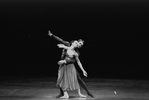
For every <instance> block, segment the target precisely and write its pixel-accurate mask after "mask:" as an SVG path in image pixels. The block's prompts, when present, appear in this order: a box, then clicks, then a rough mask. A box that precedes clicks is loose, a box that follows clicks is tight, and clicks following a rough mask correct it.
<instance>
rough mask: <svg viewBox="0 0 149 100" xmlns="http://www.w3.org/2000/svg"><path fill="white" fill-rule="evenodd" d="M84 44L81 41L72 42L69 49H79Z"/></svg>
mask: <svg viewBox="0 0 149 100" xmlns="http://www.w3.org/2000/svg"><path fill="white" fill-rule="evenodd" d="M83 44H84V41H83V40H82V39H79V40H78V41H77V40H74V41H72V42H71V47H73V48H80V47H82V46H83Z"/></svg>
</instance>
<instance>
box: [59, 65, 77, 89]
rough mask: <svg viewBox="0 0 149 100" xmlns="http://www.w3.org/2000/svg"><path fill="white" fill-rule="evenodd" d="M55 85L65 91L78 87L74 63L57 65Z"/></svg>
mask: <svg viewBox="0 0 149 100" xmlns="http://www.w3.org/2000/svg"><path fill="white" fill-rule="evenodd" d="M57 86H59V87H61V88H62V89H63V90H66V91H69V90H76V89H79V88H80V86H79V83H78V79H77V72H76V68H75V66H74V64H68V65H63V66H61V67H59V70H58V79H57Z"/></svg>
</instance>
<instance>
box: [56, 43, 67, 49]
mask: <svg viewBox="0 0 149 100" xmlns="http://www.w3.org/2000/svg"><path fill="white" fill-rule="evenodd" d="M57 46H58V47H59V48H64V49H67V48H68V47H67V46H65V45H64V44H58V45H57Z"/></svg>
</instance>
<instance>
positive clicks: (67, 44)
mask: <svg viewBox="0 0 149 100" xmlns="http://www.w3.org/2000/svg"><path fill="white" fill-rule="evenodd" d="M49 35H50V36H51V37H54V38H55V39H56V40H58V41H60V42H62V43H63V44H64V45H66V46H70V43H69V42H67V41H64V40H62V39H61V38H59V37H57V36H55V35H53V34H52V33H51V32H50V31H49ZM64 52H65V49H63V51H62V55H61V59H62V60H63V59H64ZM73 62H75V61H74V60H71V61H69V62H68V61H67V62H66V63H67V64H68V63H73ZM61 66H62V64H60V67H61ZM77 79H78V82H79V84H80V86H81V87H82V88H83V89H84V90H85V91H86V92H87V94H88V95H89V96H91V97H94V96H93V95H92V94H91V93H90V92H89V90H88V89H87V87H86V84H85V83H84V81H83V80H82V79H81V77H80V75H79V73H78V72H77ZM59 89H60V94H59V95H58V96H57V98H59V97H61V96H63V95H64V93H63V90H62V89H61V88H60V87H59Z"/></svg>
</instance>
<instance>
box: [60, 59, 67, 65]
mask: <svg viewBox="0 0 149 100" xmlns="http://www.w3.org/2000/svg"><path fill="white" fill-rule="evenodd" d="M63 63H66V60H60V61H59V62H58V64H59V65H60V64H63Z"/></svg>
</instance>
